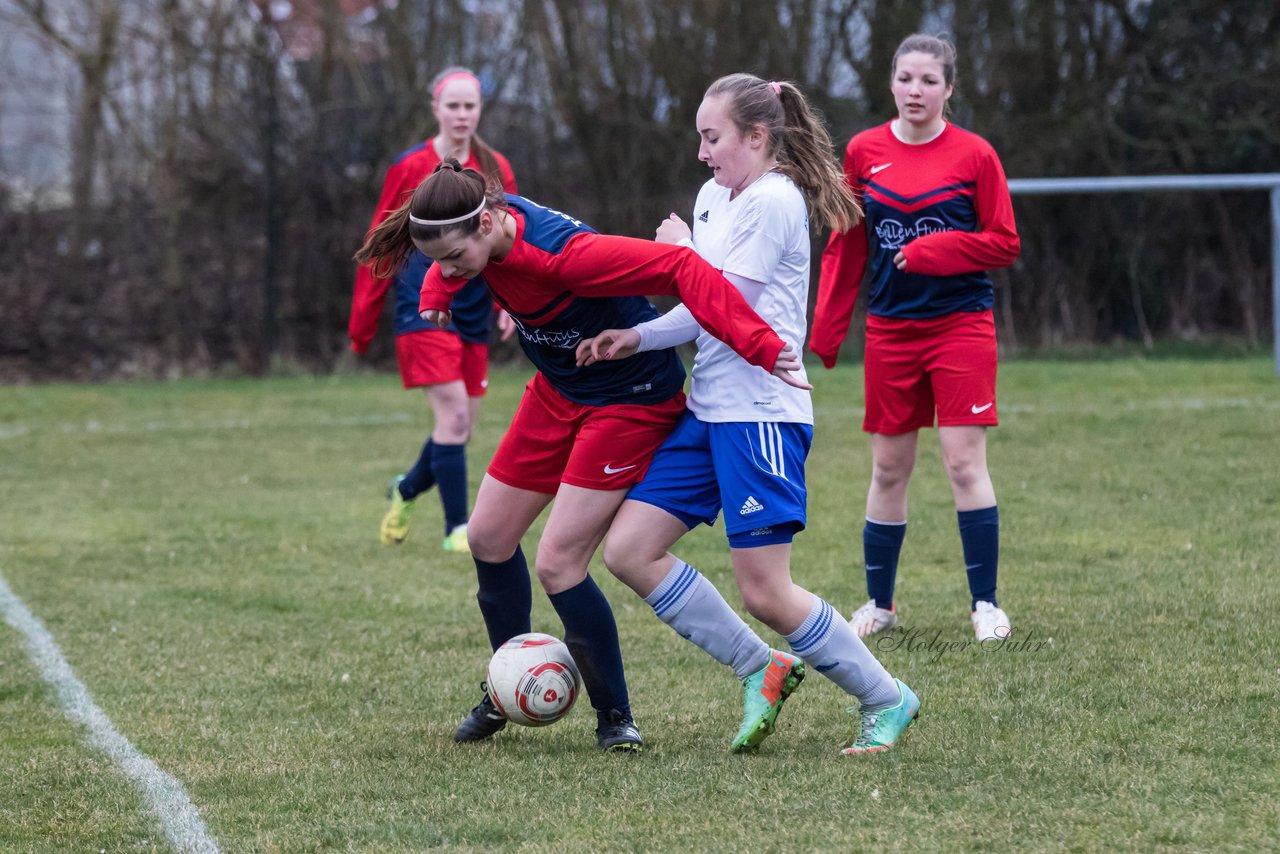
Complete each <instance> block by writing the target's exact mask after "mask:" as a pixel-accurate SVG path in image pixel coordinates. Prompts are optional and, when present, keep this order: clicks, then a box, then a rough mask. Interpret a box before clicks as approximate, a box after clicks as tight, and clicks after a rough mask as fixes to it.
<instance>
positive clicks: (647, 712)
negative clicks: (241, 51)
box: [0, 358, 1280, 852]
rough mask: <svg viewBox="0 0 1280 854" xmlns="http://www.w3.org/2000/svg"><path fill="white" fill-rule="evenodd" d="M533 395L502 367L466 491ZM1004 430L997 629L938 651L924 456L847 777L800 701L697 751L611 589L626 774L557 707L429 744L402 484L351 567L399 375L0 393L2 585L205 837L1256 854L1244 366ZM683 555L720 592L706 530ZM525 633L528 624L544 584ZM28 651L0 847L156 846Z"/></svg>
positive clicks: (1259, 652) (416, 413)
mask: <svg viewBox="0 0 1280 854" xmlns="http://www.w3.org/2000/svg"><path fill="white" fill-rule="evenodd" d="M526 376H527V374H525V373H523V372H519V371H509V372H499V373H497V374H496V375H495V376H494V378H493V384H492V393H491V394H490V396H489V398H488V401H487V403H486V409H485V412H484V416H483V423H482V425H481V426H480V429H479V432H478V436H477V438H476V441H475V442H474V445H473V453H472V455H471V460H472V467H471V468H472V472H471V473H472V479H473V482H475V481H478V479H479V475H480V473H481V471H482V469H483V462H484V461H485V460H487V458H488V455H489V454H490V453H491V452H492V449H493V447H494V445H495V443H496V441H497V440H498V438H499V436H500V434H501V431H502V429H503V427H504V426H505V423H506V419H507V418H508V417H509V415H510V412H511V410H512V408H513V407H514V404H515V401H516V400H517V398H518V395H519V392H520V388H521V386H522V384H523V380H524V378H525V377H526ZM814 379H815V382H816V383H817V386H818V387H817V390H816V392H815V400H816V406H817V413H818V414H817V424H816V431H815V443H814V449H813V453H812V456H811V457H810V465H809V479H810V527H809V529H808V531H806V532H805V533H804V534H803V535H802V536H801V537H800V538H799V539H798V540H797V545H796V551H795V574H796V576H797V578H798V579H799V580H800V581H801V582H802V583H804V584H805V585H806V586H809V587H810V588H811V589H813V590H815V591H816V592H818V593H820V594H821V595H823V596H825V597H827V598H828V599H829V600H830V601H831V602H833V603H834V604H836V605H837V606H838V607H839V608H840V609H842V610H844V611H846V612H847V611H849V610H851V609H852V608H853V607H855V606H857V605H858V604H860V603H861V602H862V601H864V600H865V589H864V586H863V578H862V570H861V546H860V543H861V539H860V531H861V518H862V510H863V502H864V499H865V494H866V480H867V474H868V468H869V466H868V454H867V442H866V438H865V437H864V436H863V434H862V433H861V432H860V423H861V422H860V418H861V405H862V392H861V371H860V368H859V367H858V366H856V365H854V366H850V367H848V368H841V369H838V370H836V371H833V372H820V373H818V372H815V377H814ZM999 407H1000V411H1001V420H1002V426H1001V427H1000V428H999V429H997V430H995V431H993V433H992V436H991V443H990V445H991V447H990V457H991V465H992V473H993V476H994V478H995V482H996V487H997V490H998V493H999V497H1000V507H1001V517H1002V522H1003V543H1002V552H1003V554H1002V566H1003V572H1002V573H1001V581H1002V583H1001V602H1002V604H1003V605H1004V606H1005V608H1006V609H1007V610H1008V612H1009V614H1010V616H1011V617H1012V619H1013V622H1014V625H1015V628H1016V632H1017V634H1016V635H1015V638H1016V639H1018V640H1026V641H1029V642H1028V643H1027V645H1026V646H1025V647H1023V648H1012V647H1011V648H1005V649H989V650H983V649H979V648H977V647H976V646H975V645H974V644H972V643H971V642H970V641H971V638H972V634H971V630H970V628H969V620H968V598H967V592H966V586H965V578H964V571H963V566H962V561H961V558H960V548H959V540H958V536H957V533H956V523H955V513H954V507H953V505H952V503H951V498H950V493H949V490H948V488H947V485H946V481H945V478H944V476H943V474H942V471H941V467H940V464H939V457H938V452H937V441H936V436H935V435H934V433H933V431H927V432H926V434H925V435H924V436H922V440H921V449H922V453H921V459H920V463H919V465H918V467H917V475H916V480H915V482H914V483H913V486H912V496H911V497H912V505H911V523H910V529H909V534H908V537H907V544H906V548H905V550H904V555H903V567H902V571H901V574H900V576H899V589H898V596H899V601H900V612H901V615H902V617H903V623H904V625H905V626H906V627H907V628H908V629H910V630H912V632H913V633H912V634H902V635H898V636H897V640H896V642H894V643H891V644H884V645H880V646H879V647H873V648H876V649H877V654H878V655H879V657H880V658H881V660H882V661H884V662H885V664H886V665H887V666H888V667H889V669H890V670H891V671H892V672H894V673H895V674H896V675H899V676H901V677H902V678H903V679H905V680H906V681H907V682H908V683H910V684H911V685H912V686H913V687H914V688H915V689H916V691H917V692H918V693H919V694H920V696H921V698H922V701H923V711H922V715H921V717H920V720H919V721H917V723H916V724H915V725H914V726H913V727H912V728H911V729H910V730H908V732H907V734H906V736H905V737H904V740H903V742H902V743H901V745H900V747H899V748H898V749H895V750H893V751H890V752H889V753H887V754H883V755H880V756H876V757H870V758H865V759H857V760H852V759H848V758H844V757H842V756H840V755H839V753H838V751H837V748H838V747H839V746H840V745H841V742H842V741H844V740H846V739H847V738H848V737H849V735H850V734H851V732H852V721H853V719H852V718H850V717H848V716H847V715H846V714H845V713H844V710H843V708H844V703H843V700H842V696H841V695H840V694H839V692H838V691H837V690H836V689H835V688H834V687H833V686H832V685H830V684H829V683H827V682H825V681H824V680H822V679H821V678H818V677H817V676H816V675H815V676H813V677H811V678H810V679H809V680H807V681H806V682H805V684H804V685H803V687H802V688H801V690H800V691H799V692H798V693H797V695H796V696H795V697H794V698H793V699H792V701H791V702H790V703H789V704H788V706H787V709H786V711H785V713H784V714H783V716H782V718H781V719H780V722H779V732H778V733H777V734H776V735H775V736H774V737H773V738H771V739H770V740H769V741H767V742H766V743H765V745H764V747H763V748H762V750H761V751H760V752H759V753H758V754H757V755H753V756H744V757H739V756H731V755H729V753H728V752H727V744H728V741H729V738H730V737H731V736H732V734H733V732H734V730H735V729H736V726H737V723H738V716H739V699H740V698H739V686H738V684H737V683H736V682H735V681H734V679H733V677H732V675H731V674H730V673H729V672H728V671H727V670H724V669H722V668H719V667H718V666H717V665H715V664H714V663H713V662H711V661H710V659H707V658H705V657H703V656H702V654H701V653H699V652H698V651H697V650H696V649H694V648H693V647H691V646H690V645H688V644H686V643H685V642H684V641H682V640H681V639H680V638H679V637H677V636H676V635H675V634H674V633H672V632H671V631H670V630H669V629H667V628H666V627H665V626H663V625H662V624H661V623H660V622H658V620H657V619H656V618H655V617H654V616H653V614H652V612H650V611H649V610H648V608H647V607H645V606H644V604H643V603H642V602H640V601H639V600H638V599H636V598H635V597H634V596H632V595H631V594H630V593H629V592H628V591H626V590H625V589H624V588H623V587H622V586H621V585H619V584H617V583H616V582H614V581H613V580H612V579H611V578H609V577H608V576H607V573H606V572H605V571H604V569H603V567H597V571H596V577H597V579H598V580H599V581H600V583H601V585H602V586H603V587H604V589H605V591H606V593H607V594H608V595H609V597H610V599H611V601H612V602H613V605H614V609H615V611H616V613H617V617H618V622H619V629H620V632H621V635H622V641H623V650H624V653H625V655H626V657H627V662H628V673H629V677H630V684H631V694H632V703H633V706H634V708H635V711H636V716H637V720H638V722H639V723H640V725H641V728H642V730H643V732H644V734H645V737H646V739H647V741H648V743H649V749H648V750H647V751H646V753H645V754H643V755H641V756H639V757H627V756H605V755H601V754H599V753H597V751H596V749H595V746H594V738H593V735H592V728H593V725H594V721H593V716H592V715H590V714H589V709H588V708H587V706H586V704H585V703H584V704H582V708H579V709H575V710H574V712H573V713H572V714H571V715H570V716H569V717H568V718H567V719H566V720H565V721H563V722H561V723H559V724H557V725H555V726H553V727H550V728H547V729H542V730H526V729H514V728H509V729H508V731H507V732H505V733H503V734H502V735H500V736H499V737H498V738H497V739H495V740H494V741H493V742H492V743H488V744H483V745H478V746H477V745H472V746H465V747H462V746H457V745H454V744H453V743H452V742H451V740H450V736H451V734H452V732H453V729H454V726H455V725H456V724H457V722H458V719H459V717H460V715H461V714H462V713H464V712H465V711H466V710H467V709H469V708H470V707H471V705H472V704H474V702H475V701H476V700H477V699H478V683H479V682H480V680H481V678H482V672H483V665H484V662H485V660H486V658H487V655H486V648H487V645H486V641H485V636H484V632H483V628H482V626H481V623H480V620H479V614H478V610H477V608H476V606H475V601H474V593H475V583H474V575H473V568H472V566H471V564H470V561H469V560H466V559H463V558H458V557H456V556H452V555H447V554H444V553H442V552H441V551H440V550H439V535H440V532H439V530H438V527H439V525H440V510H439V506H438V502H436V501H435V499H434V497H431V498H430V499H429V500H426V501H424V502H422V506H421V507H420V508H419V509H418V513H417V516H416V518H415V528H414V530H413V532H412V533H411V536H410V539H409V540H408V541H407V542H406V543H405V544H404V545H403V546H401V547H398V548H384V547H383V546H381V545H379V543H378V540H377V524H378V520H379V518H380V516H381V513H382V511H383V504H384V502H383V497H382V490H383V488H384V484H385V482H386V479H387V477H388V476H390V475H391V474H393V473H396V472H398V471H400V470H402V469H403V467H404V466H405V465H406V464H407V463H408V462H409V460H410V457H411V456H412V455H413V454H414V453H415V452H416V448H417V446H418V444H419V443H420V442H421V440H422V438H423V435H424V431H425V424H426V421H427V409H426V405H425V403H424V402H423V401H422V400H421V399H420V397H419V396H417V395H415V394H412V393H409V392H405V391H403V390H401V389H400V388H399V386H398V382H397V380H396V379H395V378H393V377H391V376H368V375H364V376H343V377H337V378H311V379H308V378H298V379H277V380H264V381H251V380H235V381H230V380H227V381H218V380H209V381H183V382H172V383H160V384H137V385H134V384H121V385H98V386H78V385H54V386H37V387H16V388H15V387H11V388H6V389H4V390H3V392H2V393H0V471H2V472H3V481H4V489H3V491H0V580H3V581H5V582H7V584H8V586H9V588H10V589H11V590H12V593H13V596H14V597H16V598H17V599H20V601H21V603H23V604H24V605H25V607H26V608H29V609H30V612H31V613H32V614H34V615H35V617H36V618H38V619H39V620H40V621H41V622H42V623H43V625H44V626H45V627H46V628H47V629H48V632H49V634H50V636H51V638H52V640H53V641H54V642H56V644H57V646H58V647H59V648H60V650H61V652H62V654H63V655H65V658H66V661H67V662H68V663H69V665H70V667H71V668H73V669H74V672H75V677H77V678H78V679H79V680H80V681H82V682H83V685H84V686H85V687H86V688H87V690H88V692H89V694H91V695H92V698H93V700H94V702H96V703H97V704H98V706H100V707H101V709H102V711H103V712H104V713H105V715H106V716H107V717H108V718H109V719H110V724H111V725H113V726H114V727H115V729H116V730H117V731H118V732H119V733H120V735H122V736H123V737H124V738H127V739H128V740H129V741H130V742H131V743H132V744H133V745H134V746H135V747H136V748H137V750H138V751H140V752H141V753H143V754H145V755H146V756H148V757H150V758H151V759H152V760H154V762H155V763H156V765H158V766H159V769H162V770H163V771H164V772H166V773H167V774H169V775H171V776H172V778H173V779H174V780H176V781H177V782H178V783H180V784H181V786H182V787H183V788H184V789H185V792H186V794H187V795H188V796H189V798H190V801H191V804H192V805H194V807H195V809H196V810H198V812H199V817H200V819H202V821H203V823H204V828H205V831H206V832H207V839H208V840H209V841H211V842H212V843H213V844H215V845H216V846H217V847H219V848H220V849H222V850H225V851H313V850H340V851H347V850H351V851H416V850H423V849H434V848H444V849H453V850H521V851H530V852H552V851H563V850H573V851H596V850H599V851H640V850H644V851H680V850H699V851H703V850H707V851H794V850H805V851H808V850H839V851H859V850H876V849H893V850H910V851H931V850H974V851H977V850H1000V851H1015V850H1047V849H1055V850H1058V849H1066V850H1072V851H1092V850H1102V849H1127V850H1142V851H1147V850H1178V851H1204V850H1211V849H1212V850H1241V851H1249V850H1261V849H1271V850H1275V849H1277V848H1280V738H1278V737H1277V733H1280V713H1278V712H1277V700H1278V699H1280V578H1278V576H1277V572H1276V563H1277V558H1278V557H1280V379H1277V377H1276V376H1275V375H1274V373H1273V368H1272V364H1271V362H1270V360H1269V359H1264V358H1249V359H1224V360H1211V359H1205V360H1177V359H1169V360H1159V361H1141V360H1120V361H1103V362H1040V361H1021V362H1014V363H1011V364H1007V365H1005V366H1003V367H1002V373H1001V395H1000V400H999ZM535 542H536V540H535V536H534V534H532V533H531V534H530V536H529V537H528V538H527V540H526V550H527V551H528V552H529V553H532V550H533V547H534V543H535ZM681 551H682V556H684V557H686V558H687V559H689V560H690V562H691V563H693V564H695V565H696V566H698V567H699V568H700V569H701V570H702V571H703V572H704V573H705V574H706V575H708V576H709V577H711V578H712V579H713V580H715V581H716V582H717V583H718V584H720V586H721V588H722V589H723V590H725V591H726V594H727V595H728V598H729V599H730V601H732V602H735V603H736V602H737V601H738V600H737V597H736V593H734V592H733V590H732V582H731V578H730V575H729V570H728V560H727V553H726V550H725V547H724V542H723V537H722V533H721V529H720V528H717V529H715V530H708V529H702V530H699V531H697V532H695V533H693V534H691V535H690V536H689V537H688V538H687V539H686V541H685V542H684V543H683V544H682V549H681ZM10 623H11V624H12V623H13V620H12V619H10ZM533 624H534V628H535V629H538V630H543V631H549V632H552V633H556V634H558V633H559V632H560V627H559V623H558V621H557V620H556V618H555V616H554V612H553V611H552V610H551V608H550V606H549V605H548V604H547V602H546V598H545V596H543V595H541V594H540V593H538V592H535V602H534V620H533ZM762 633H763V634H764V636H765V637H766V638H774V636H772V635H771V634H769V633H768V632H767V630H762ZM774 642H775V643H779V642H780V641H778V640H776V638H774ZM28 646H29V644H28V640H27V636H26V635H24V633H23V632H22V631H19V630H18V629H17V627H16V626H13V625H0V850H4V851H99V850H105V851H108V852H112V851H139V850H141V851H147V850H153V849H154V850H169V849H170V848H171V847H172V844H171V838H172V836H171V835H166V830H165V828H164V825H163V824H162V819H161V818H160V817H159V816H158V813H157V812H156V811H155V810H154V809H153V807H152V805H151V801H149V800H148V796H147V788H146V786H145V785H142V786H140V785H138V784H137V783H136V782H135V781H134V780H133V779H132V778H130V777H128V776H126V775H125V773H124V772H122V770H121V768H120V767H119V766H118V764H117V763H116V762H115V761H114V760H113V759H112V758H110V755H109V753H107V752H104V751H103V750H102V749H99V748H98V747H95V746H93V745H92V744H90V743H89V742H90V739H89V734H88V732H87V731H86V729H85V728H84V727H82V726H81V725H80V724H77V723H74V722H73V721H71V720H69V719H68V717H67V715H66V714H65V713H64V711H63V706H64V705H66V703H67V702H68V701H67V699H66V697H65V696H64V693H65V692H63V691H60V690H55V687H52V686H51V685H50V684H48V683H47V682H46V681H45V680H44V679H42V678H41V671H40V669H39V668H38V666H37V663H36V659H34V658H33V657H32V655H31V653H30V650H29V648H28Z"/></svg>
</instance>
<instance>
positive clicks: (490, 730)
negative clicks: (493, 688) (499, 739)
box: [453, 682, 507, 742]
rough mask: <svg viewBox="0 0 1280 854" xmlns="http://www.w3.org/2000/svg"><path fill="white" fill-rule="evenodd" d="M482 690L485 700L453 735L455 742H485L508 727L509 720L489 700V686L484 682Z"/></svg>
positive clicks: (481, 701) (472, 711)
mask: <svg viewBox="0 0 1280 854" xmlns="http://www.w3.org/2000/svg"><path fill="white" fill-rule="evenodd" d="M480 690H481V691H484V698H483V699H481V700H480V702H479V703H478V704H477V705H476V707H475V708H474V709H472V710H471V711H470V712H469V713H468V714H467V716H466V717H465V718H463V719H462V723H460V724H458V729H457V731H456V732H455V733H454V734H453V740H454V741H457V742H467V741H484V740H485V739H486V738H489V737H490V736H492V735H494V734H495V733H497V732H499V731H500V730H501V729H502V728H503V727H505V726H506V725H507V719H506V718H505V717H503V716H502V713H501V712H499V711H498V709H497V707H496V706H494V705H493V700H490V699H489V686H488V685H486V684H484V683H483V682H482V683H480Z"/></svg>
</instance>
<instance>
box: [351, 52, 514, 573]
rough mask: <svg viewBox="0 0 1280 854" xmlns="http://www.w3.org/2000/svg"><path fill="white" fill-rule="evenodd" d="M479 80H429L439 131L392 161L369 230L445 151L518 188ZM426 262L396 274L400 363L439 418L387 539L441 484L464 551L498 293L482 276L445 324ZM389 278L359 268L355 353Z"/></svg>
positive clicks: (385, 532)
mask: <svg viewBox="0 0 1280 854" xmlns="http://www.w3.org/2000/svg"><path fill="white" fill-rule="evenodd" d="M480 88H481V87H480V81H479V80H478V79H476V76H475V75H474V74H472V73H471V72H470V71H468V70H467V69H465V68H458V67H454V68H446V69H445V70H444V71H442V72H440V73H439V74H438V75H436V78H435V80H434V81H432V84H431V114H432V115H433V116H435V118H436V121H437V122H438V124H439V130H438V131H437V132H436V135H435V136H433V137H431V138H430V139H428V140H427V141H426V142H424V143H422V144H421V145H418V146H415V147H414V148H411V149H409V150H408V151H405V152H403V153H401V154H400V156H399V157H397V158H396V161H395V162H394V163H392V164H391V166H390V168H388V169H387V176H386V179H385V181H384V182H383V185H382V195H381V196H380V197H379V198H378V206H377V208H376V209H375V210H374V212H373V221H372V222H371V223H370V225H369V228H370V229H374V228H377V227H378V226H379V225H380V224H381V223H382V221H383V220H385V219H386V218H387V216H389V215H390V214H391V213H392V211H394V210H395V209H396V208H399V207H400V206H401V205H403V204H404V200H405V199H406V198H408V196H409V194H410V193H412V192H413V191H414V190H415V189H416V188H417V186H418V185H419V184H421V183H422V180H423V179H424V178H426V177H427V176H428V175H430V174H431V173H432V172H434V171H435V168H436V167H437V166H439V165H440V161H441V160H442V159H443V158H445V157H446V156H450V157H456V158H457V159H458V160H459V162H461V163H463V164H465V165H466V166H469V167H471V168H473V169H476V170H477V171H479V172H482V173H483V174H484V176H485V178H486V180H488V181H490V182H492V183H493V184H494V185H496V186H501V187H503V188H505V189H506V191H507V192H509V193H514V192H516V179H515V175H514V174H512V171H511V164H510V163H508V162H507V159H506V158H505V157H503V156H502V155H501V154H499V153H498V152H496V151H494V150H493V149H492V148H490V147H489V145H488V144H487V143H485V141H484V140H482V139H481V138H480V136H479V134H477V133H476V126H477V125H478V124H479V121H480V113H481V109H482V106H483V104H482V98H481V93H480ZM428 264H430V261H429V260H428V259H427V258H426V257H425V256H423V255H422V254H421V253H416V254H415V255H414V256H413V257H412V258H411V259H410V260H409V261H408V263H406V264H405V265H404V266H403V267H402V268H401V270H400V272H399V274H398V275H397V276H396V277H395V279H394V282H395V334H396V361H397V362H398V363H399V366H400V379H401V382H403V384H404V387H405V388H421V389H423V390H424V391H425V392H426V396H427V403H428V404H429V405H430V406H431V412H432V415H433V417H434V421H435V425H434V427H433V429H432V431H431V435H430V436H429V437H428V438H427V441H426V443H425V444H424V445H423V447H422V451H421V452H420V454H419V455H418V459H417V462H415V463H414V465H413V467H412V468H410V469H409V470H408V471H407V472H406V473H405V474H403V475H399V476H397V477H395V478H393V479H392V481H391V484H390V486H389V487H388V489H387V497H388V498H389V499H390V501H391V506H390V507H389V508H388V509H387V512H386V515H385V516H384V517H383V519H382V527H381V531H380V535H381V538H382V542H383V543H385V544H387V545H391V544H394V543H400V542H403V541H404V538H405V537H406V536H407V535H408V533H409V517H410V512H411V511H412V510H413V506H414V499H416V498H417V497H418V496H419V495H420V494H422V493H423V492H426V491H427V490H428V489H430V488H431V487H432V486H435V487H436V488H437V489H438V490H439V494H440V503H441V504H442V505H443V508H444V533H445V539H444V548H445V550H446V551H461V552H465V551H466V550H467V525H466V523H467V457H466V444H467V440H468V439H469V438H470V436H471V425H472V424H473V423H474V422H475V418H476V415H477V413H478V411H479V409H480V398H481V397H483V396H484V393H485V387H486V386H487V385H488V383H489V379H488V373H489V344H488V342H489V330H490V327H491V325H492V323H493V309H492V301H491V300H490V299H489V294H488V291H487V289H486V288H485V286H484V283H483V282H473V283H471V284H469V285H468V286H467V288H466V289H465V290H464V292H463V294H462V295H461V297H460V299H459V300H458V304H457V306H456V308H455V310H454V315H453V323H452V324H451V325H450V326H449V328H448V329H445V330H440V329H437V328H436V326H435V325H434V324H429V323H427V322H426V321H424V320H423V319H422V318H421V317H419V316H418V291H419V289H420V288H421V287H422V276H423V274H424V273H425V272H426V268H427V266H428ZM391 282H392V279H389V278H378V277H376V276H374V275H373V271H372V270H371V269H370V268H369V267H368V266H365V265H362V266H360V267H359V268H358V269H357V271H356V285H355V293H354V295H353V296H352V300H351V319H350V321H349V323H348V327H347V333H348V335H349V337H350V338H351V349H353V350H354V351H355V352H357V353H363V352H365V351H366V350H368V349H369V342H370V341H372V340H373V336H374V333H375V332H377V329H378V321H379V319H380V318H381V316H382V306H383V303H384V302H385V301H386V298H387V289H388V286H389V285H390V283H391ZM500 319H501V321H502V322H503V336H504V339H505V337H507V336H509V335H510V334H511V331H512V330H513V329H514V327H513V326H512V325H511V323H510V321H509V320H507V319H506V318H505V316H502V317H501V318H500Z"/></svg>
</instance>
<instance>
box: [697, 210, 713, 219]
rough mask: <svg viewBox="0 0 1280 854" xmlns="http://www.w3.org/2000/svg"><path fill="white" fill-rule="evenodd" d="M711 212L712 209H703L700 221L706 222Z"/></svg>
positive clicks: (699, 217) (699, 216) (699, 215)
mask: <svg viewBox="0 0 1280 854" xmlns="http://www.w3.org/2000/svg"><path fill="white" fill-rule="evenodd" d="M709 213H711V211H709V210H705V211H703V212H702V213H700V214H698V222H706V221H707V214H709Z"/></svg>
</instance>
